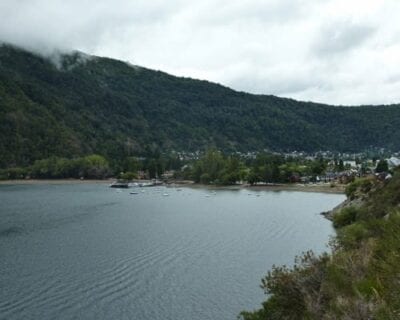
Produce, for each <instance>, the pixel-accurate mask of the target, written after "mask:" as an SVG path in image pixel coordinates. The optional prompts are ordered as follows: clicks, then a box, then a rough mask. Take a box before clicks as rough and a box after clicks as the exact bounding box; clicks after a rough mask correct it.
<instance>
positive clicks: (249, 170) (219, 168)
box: [183, 149, 327, 185]
mask: <svg viewBox="0 0 400 320" xmlns="http://www.w3.org/2000/svg"><path fill="white" fill-rule="evenodd" d="M326 168H327V160H325V159H323V158H318V159H316V160H306V159H300V158H285V157H284V156H281V155H276V154H268V153H260V154H258V155H257V156H256V158H255V159H243V158H240V157H239V156H235V155H228V156H227V155H224V154H223V153H222V152H220V151H217V150H215V149H211V150H209V151H207V152H206V153H205V155H204V156H203V157H201V158H200V159H199V160H197V161H195V162H194V163H193V164H192V165H191V166H189V167H188V168H187V169H186V170H184V172H183V175H184V177H185V178H187V179H191V180H194V181H195V182H197V183H204V184H221V185H229V184H235V183H238V182H248V183H250V184H256V183H259V182H262V183H287V182H298V181H299V180H300V178H301V177H307V178H309V179H310V180H315V179H316V177H317V176H318V175H321V174H323V173H324V171H325V170H326Z"/></svg>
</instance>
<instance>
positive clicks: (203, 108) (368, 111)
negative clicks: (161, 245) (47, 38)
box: [0, 45, 400, 168]
mask: <svg viewBox="0 0 400 320" xmlns="http://www.w3.org/2000/svg"><path fill="white" fill-rule="evenodd" d="M398 128H400V106H399V105H391V106H362V107H338V106H336V107H335V106H328V105H321V104H315V103H310V102H298V101H295V100H291V99H285V98H278V97H275V96H266V95H251V94H247V93H243V92H236V91H233V90H231V89H229V88H226V87H223V86H221V85H218V84H214V83H210V82H207V81H199V80H193V79H189V78H179V77H174V76H171V75H168V74H166V73H163V72H159V71H153V70H149V69H146V68H142V67H137V66H132V65H130V64H128V63H125V62H122V61H117V60H112V59H108V58H99V57H93V56H87V55H85V54H82V53H78V52H75V53H71V54H68V55H58V56H54V57H53V58H52V59H51V60H50V59H49V58H44V57H41V56H38V55H35V54H33V53H30V52H27V51H24V50H22V49H18V48H15V47H12V46H9V45H0V168H7V167H17V166H21V167H26V166H29V165H32V164H33V163H34V161H35V160H40V159H49V158H51V157H61V158H78V157H84V156H88V155H90V154H97V155H101V156H103V157H105V158H106V159H107V161H114V162H115V161H117V162H118V161H124V159H126V158H127V157H130V156H145V157H147V156H149V155H150V156H151V155H152V154H155V153H160V152H169V151H171V150H182V151H191V150H204V149H206V148H209V147H216V148H218V149H220V150H224V151H228V152H230V151H249V150H263V149H268V150H276V151H284V150H304V151H315V150H333V151H359V150H364V149H366V148H369V147H371V146H373V147H384V148H387V149H392V150H396V151H397V150H399V149H400V130H398Z"/></svg>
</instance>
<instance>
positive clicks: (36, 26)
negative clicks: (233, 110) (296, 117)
mask: <svg viewBox="0 0 400 320" xmlns="http://www.w3.org/2000/svg"><path fill="white" fill-rule="evenodd" d="M399 9H400V2H399V1H396V0H352V1H347V0H326V1H318V0H265V1H262V0H247V1H243V0H213V1H211V0H203V1H183V0H169V1H162V0H154V1H145V0H136V1H130V0H113V1H111V0H109V1H94V0H80V1H78V0H69V1H61V0H51V1H50V0H30V1H28V0H17V1H16V0H2V1H1V2H0V40H3V41H6V42H11V43H14V44H17V45H20V46H24V47H27V48H29V49H32V50H36V51H41V52H46V53H49V52H52V51H53V50H54V49H58V50H70V49H77V50H81V51H84V52H87V53H90V54H96V55H101V56H110V57H114V58H118V59H122V60H125V61H130V62H131V63H133V64H138V65H143V66H146V67H149V68H154V69H159V70H164V71H167V72H170V73H172V74H175V75H181V76H190V77H193V78H202V79H207V80H210V81H215V82H219V83H222V84H225V85H228V86H231V87H233V88H234V89H237V90H242V91H249V92H253V93H264V94H277V95H280V96H287V97H293V98H296V99H302V100H313V101H319V102H325V103H334V104H368V103H392V102H400V81H399V79H400V70H399V69H400V23H399V22H397V21H398V18H397V13H398V12H399Z"/></svg>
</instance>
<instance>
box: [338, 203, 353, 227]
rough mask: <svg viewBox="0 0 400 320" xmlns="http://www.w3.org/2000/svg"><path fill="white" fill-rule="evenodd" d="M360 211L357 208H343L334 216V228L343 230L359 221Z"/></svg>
mask: <svg viewBox="0 0 400 320" xmlns="http://www.w3.org/2000/svg"><path fill="white" fill-rule="evenodd" d="M357 215H358V210H357V209H356V208H355V207H348V208H343V209H342V210H340V211H339V212H338V213H336V214H335V215H334V216H333V226H334V227H335V228H342V227H344V226H347V225H349V224H352V223H353V222H355V221H356V220H357Z"/></svg>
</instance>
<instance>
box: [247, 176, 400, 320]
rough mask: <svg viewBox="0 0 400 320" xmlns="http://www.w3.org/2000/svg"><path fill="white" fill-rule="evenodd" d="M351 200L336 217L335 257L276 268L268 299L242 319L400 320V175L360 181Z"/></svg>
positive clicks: (267, 284) (267, 285) (308, 256)
mask: <svg viewBox="0 0 400 320" xmlns="http://www.w3.org/2000/svg"><path fill="white" fill-rule="evenodd" d="M347 194H348V196H349V197H350V198H351V199H349V200H348V203H347V206H345V207H344V208H342V210H341V211H339V212H337V213H336V214H334V216H333V220H334V225H335V227H336V228H337V236H336V237H335V238H334V239H333V240H332V243H331V248H332V253H331V254H327V253H325V254H322V255H320V256H317V255H315V254H313V253H312V252H307V253H305V254H303V255H302V256H301V257H299V258H297V260H296V263H295V265H294V266H293V267H286V266H283V267H277V266H275V267H273V269H272V270H271V271H270V272H268V274H267V276H266V277H265V278H264V279H263V280H262V285H261V287H262V289H263V290H264V292H265V293H266V294H267V295H268V299H267V300H266V301H265V302H264V303H263V305H262V308H261V309H260V310H257V311H254V312H243V313H242V314H241V315H240V318H241V319H243V320H261V319H263V320H266V319H271V320H272V319H274V320H281V319H287V320H289V319H293V320H296V319H299V320H300V319H316V320H317V319H318V320H319V319H329V320H330V319H332V320H333V319H348V320H358V319H360V320H361V319H381V320H391V319H393V320H394V319H400V267H399V266H400V254H399V252H400V233H399V230H400V170H399V169H397V171H396V172H395V174H394V176H393V178H391V179H388V180H386V181H383V182H382V181H377V180H371V179H369V180H359V181H356V182H354V184H352V185H350V186H349V187H348V189H347Z"/></svg>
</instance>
